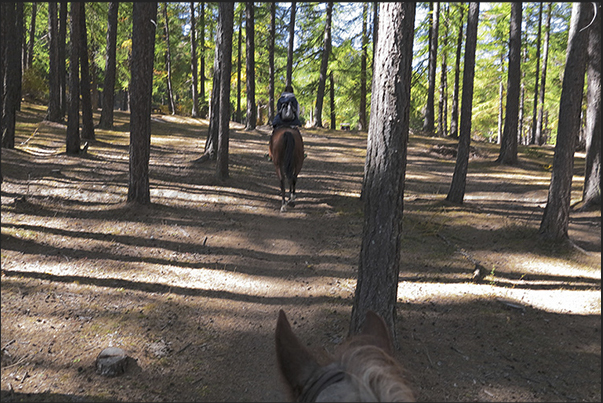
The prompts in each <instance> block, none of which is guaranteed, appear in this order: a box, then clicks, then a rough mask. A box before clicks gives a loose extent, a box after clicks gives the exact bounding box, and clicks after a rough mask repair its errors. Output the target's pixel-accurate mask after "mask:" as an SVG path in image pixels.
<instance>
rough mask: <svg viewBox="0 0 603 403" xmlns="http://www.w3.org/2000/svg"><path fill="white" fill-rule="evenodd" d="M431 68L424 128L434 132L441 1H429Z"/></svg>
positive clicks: (428, 79)
mask: <svg viewBox="0 0 603 403" xmlns="http://www.w3.org/2000/svg"><path fill="white" fill-rule="evenodd" d="M429 22H430V25H429V70H428V77H427V82H428V84H427V85H428V87H427V104H426V105H425V120H424V121H423V130H424V131H426V132H427V133H429V134H433V130H434V125H435V110H434V109H435V105H434V104H435V87H436V67H437V66H436V64H437V60H438V59H437V58H438V26H439V23H440V3H439V2H435V3H433V2H431V3H429Z"/></svg>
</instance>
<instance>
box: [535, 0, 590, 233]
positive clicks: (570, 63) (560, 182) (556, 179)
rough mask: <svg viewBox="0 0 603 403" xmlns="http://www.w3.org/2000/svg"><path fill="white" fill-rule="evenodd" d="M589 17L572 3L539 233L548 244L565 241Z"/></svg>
mask: <svg viewBox="0 0 603 403" xmlns="http://www.w3.org/2000/svg"><path fill="white" fill-rule="evenodd" d="M590 18H592V5H591V4H590V3H573V6H572V17H571V22H570V29H569V35H568V38H567V51H566V57H565V71H564V74H563V84H562V88H561V99H560V101H559V123H558V126H557V144H556V145H555V155H554V156H553V172H552V174H551V183H550V185H549V195H548V200H547V204H546V207H545V209H544V215H543V217H542V222H541V223H540V230H539V233H540V235H541V237H542V238H543V239H546V240H549V241H554V242H556V241H563V240H567V239H569V236H568V227H569V210H570V202H571V190H572V176H573V173H574V150H575V144H576V136H577V133H578V132H579V131H580V111H581V106H582V91H583V88H584V75H585V72H586V59H587V58H586V51H587V45H588V37H589V33H588V30H583V31H580V29H581V28H583V27H586V26H587V25H588V24H589V22H590Z"/></svg>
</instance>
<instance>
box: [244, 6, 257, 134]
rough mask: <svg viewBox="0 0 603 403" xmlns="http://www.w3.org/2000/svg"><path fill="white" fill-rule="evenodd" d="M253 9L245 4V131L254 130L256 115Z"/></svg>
mask: <svg viewBox="0 0 603 403" xmlns="http://www.w3.org/2000/svg"><path fill="white" fill-rule="evenodd" d="M254 19H255V18H254V9H253V2H252V1H248V2H246V3H245V33H246V34H247V38H246V43H245V50H246V51H247V54H246V56H247V58H246V63H245V71H246V72H247V119H246V120H245V130H253V129H255V125H256V123H257V115H256V108H255V39H254V30H255V28H254V25H255V23H254Z"/></svg>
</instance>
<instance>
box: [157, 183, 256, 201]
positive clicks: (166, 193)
mask: <svg viewBox="0 0 603 403" xmlns="http://www.w3.org/2000/svg"><path fill="white" fill-rule="evenodd" d="M199 190H200V192H199V193H190V192H186V191H181V190H174V189H168V188H152V189H151V190H150V192H151V198H165V199H179V200H186V201H194V202H200V203H226V204H232V205H238V204H239V203H241V200H242V199H244V203H250V202H251V201H250V200H249V198H248V197H252V198H262V197H265V195H262V194H259V193H257V192H251V191H248V190H245V189H235V188H215V187H213V188H212V189H210V192H215V193H208V192H205V191H202V190H201V189H199Z"/></svg>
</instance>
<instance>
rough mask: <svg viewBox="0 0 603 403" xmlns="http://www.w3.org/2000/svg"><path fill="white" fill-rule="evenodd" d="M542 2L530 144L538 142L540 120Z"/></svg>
mask: <svg viewBox="0 0 603 403" xmlns="http://www.w3.org/2000/svg"><path fill="white" fill-rule="evenodd" d="M542 9H543V4H542V2H541V3H540V5H539V8H538V34H537V35H536V77H535V80H536V82H535V84H534V110H533V112H532V132H531V136H530V141H529V144H536V121H537V120H538V78H539V76H540V47H541V46H540V43H541V39H542Z"/></svg>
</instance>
